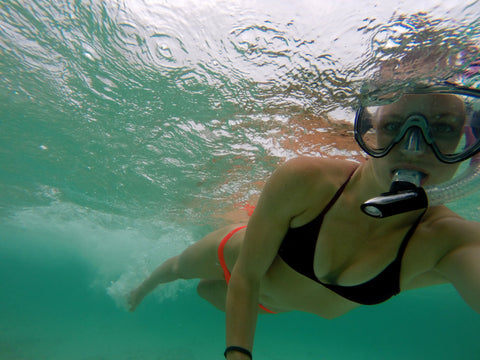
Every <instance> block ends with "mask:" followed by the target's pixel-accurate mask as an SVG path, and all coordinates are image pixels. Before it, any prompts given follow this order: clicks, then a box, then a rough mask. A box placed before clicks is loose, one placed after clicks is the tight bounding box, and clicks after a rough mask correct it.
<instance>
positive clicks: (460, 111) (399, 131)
mask: <svg viewBox="0 0 480 360" xmlns="http://www.w3.org/2000/svg"><path fill="white" fill-rule="evenodd" d="M465 113H466V112H465V105H464V103H463V101H462V100H461V99H459V98H458V97H457V96H456V95H449V94H408V95H404V96H403V97H402V98H400V99H399V100H398V101H396V102H395V103H392V104H389V105H385V106H382V107H381V108H380V109H378V111H377V113H376V114H375V117H374V119H372V120H373V123H374V124H373V127H374V128H376V140H375V141H376V142H377V146H378V148H384V147H387V146H388V145H389V144H390V143H392V142H393V141H396V140H397V141H398V137H399V136H400V137H402V138H401V140H400V141H399V142H398V143H397V144H396V145H395V146H394V147H393V148H392V149H391V151H390V152H389V153H388V154H387V156H385V157H383V158H378V159H374V163H375V164H376V166H375V168H376V173H377V176H380V177H381V178H382V179H383V181H382V182H385V183H389V181H390V180H391V178H392V176H393V174H394V172H395V171H396V170H398V169H409V170H416V171H419V172H421V173H422V174H423V175H424V177H423V180H422V184H435V183H442V182H445V181H447V180H450V179H451V178H452V177H453V175H454V174H455V172H456V170H457V168H458V165H455V164H444V163H442V162H440V161H439V160H438V159H437V157H436V156H435V154H434V152H433V150H432V148H431V146H430V145H429V144H428V143H427V142H429V141H430V142H431V141H433V142H434V143H435V144H436V146H437V147H438V149H439V150H440V151H441V152H443V153H447V154H448V153H452V152H454V151H455V149H456V148H457V146H459V141H460V138H461V136H462V132H463V128H464V125H465V121H466V115H465ZM417 115H419V116H420V117H419V118H420V119H424V120H421V121H420V122H419V123H417V125H418V124H420V125H421V126H417V125H413V126H412V127H411V128H409V123H408V121H409V120H408V119H409V118H411V117H412V116H417ZM412 132H416V142H417V146H416V151H409V150H408V146H409V145H408V142H409V141H411V137H412Z"/></svg>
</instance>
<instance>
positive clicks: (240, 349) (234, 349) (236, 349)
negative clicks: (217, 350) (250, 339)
mask: <svg viewBox="0 0 480 360" xmlns="http://www.w3.org/2000/svg"><path fill="white" fill-rule="evenodd" d="M230 351H238V352H239V353H242V354H245V355H247V356H248V357H250V360H252V353H251V352H250V351H249V350H247V349H245V348H243V347H241V346H229V347H227V348H226V349H225V352H224V353H223V356H225V359H226V358H227V354H228V353H229V352H230Z"/></svg>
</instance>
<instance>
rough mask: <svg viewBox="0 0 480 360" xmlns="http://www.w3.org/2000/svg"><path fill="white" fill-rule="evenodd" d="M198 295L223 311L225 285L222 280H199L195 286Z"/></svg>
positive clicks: (225, 292)
mask: <svg viewBox="0 0 480 360" xmlns="http://www.w3.org/2000/svg"><path fill="white" fill-rule="evenodd" d="M197 293H198V295H199V296H200V297H201V298H202V299H204V300H207V301H208V302H209V303H210V304H212V305H213V306H215V307H216V308H217V309H219V310H221V311H225V301H226V298H227V284H226V283H225V281H224V280H201V281H200V283H199V284H198V286H197Z"/></svg>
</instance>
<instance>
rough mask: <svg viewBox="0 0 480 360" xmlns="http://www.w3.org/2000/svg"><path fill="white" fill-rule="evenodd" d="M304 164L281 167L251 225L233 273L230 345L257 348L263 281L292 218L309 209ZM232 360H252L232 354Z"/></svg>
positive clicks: (229, 305) (228, 320)
mask: <svg viewBox="0 0 480 360" xmlns="http://www.w3.org/2000/svg"><path fill="white" fill-rule="evenodd" d="M302 161H303V160H296V161H291V162H288V163H287V164H285V165H284V166H282V167H280V168H279V169H278V170H277V171H275V172H274V174H273V175H272V177H271V178H270V179H269V181H268V182H267V184H266V185H265V188H264V190H263V192H262V195H261V197H260V199H259V202H258V205H257V207H256V208H255V211H254V213H253V215H252V217H251V219H250V221H249V223H248V227H247V231H246V234H245V239H244V243H243V246H242V250H241V252H240V255H239V257H238V259H237V262H236V264H235V266H234V268H233V271H232V277H231V279H230V283H229V286H228V292H227V305H226V342H227V346H240V347H243V348H245V349H247V350H249V351H252V348H253V339H254V334H255V328H256V322H257V314H258V303H259V293H260V282H261V280H262V278H263V276H264V275H265V273H266V272H267V270H268V269H269V268H270V266H271V264H272V262H273V261H274V259H275V257H276V255H277V252H278V248H279V247H280V244H281V242H282V240H283V237H284V236H285V234H286V232H287V230H288V228H289V225H290V221H291V219H292V218H293V217H294V216H295V215H298V214H299V213H301V212H302V211H303V210H304V209H302V206H305V201H304V199H305V198H306V197H305V195H304V194H306V193H308V187H309V186H308V184H307V183H308V175H307V176H305V173H303V171H302V168H303V166H302ZM227 359H228V360H244V359H249V357H248V356H247V355H245V354H242V353H240V352H237V351H231V352H229V353H228V354H227Z"/></svg>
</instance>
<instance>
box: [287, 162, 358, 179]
mask: <svg viewBox="0 0 480 360" xmlns="http://www.w3.org/2000/svg"><path fill="white" fill-rule="evenodd" d="M357 167H358V164H357V163H355V162H353V161H348V160H337V159H330V158H318V157H297V158H293V159H290V160H288V161H286V162H285V163H284V164H283V165H281V166H280V167H279V169H278V170H277V171H278V173H279V174H281V175H283V176H286V177H289V178H291V179H292V180H294V181H298V180H304V181H305V180H306V181H308V180H311V181H314V182H315V183H318V181H320V182H331V183H337V182H338V181H339V180H340V181H344V180H345V177H347V176H348V175H349V174H351V172H352V171H354V170H355V169H356V168H357Z"/></svg>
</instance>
